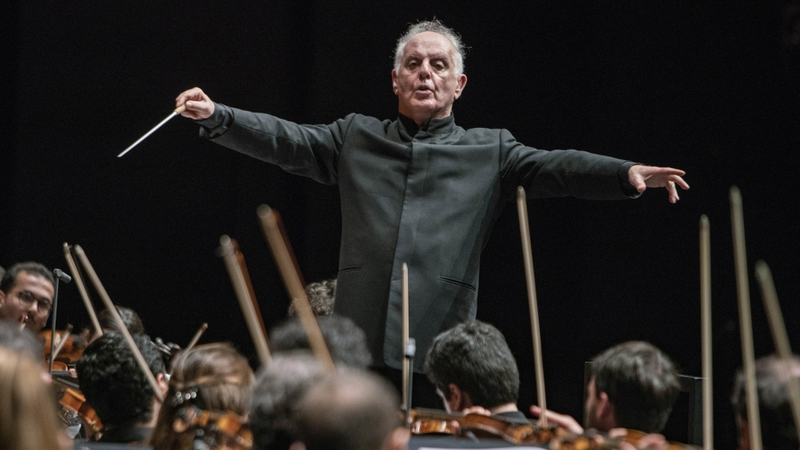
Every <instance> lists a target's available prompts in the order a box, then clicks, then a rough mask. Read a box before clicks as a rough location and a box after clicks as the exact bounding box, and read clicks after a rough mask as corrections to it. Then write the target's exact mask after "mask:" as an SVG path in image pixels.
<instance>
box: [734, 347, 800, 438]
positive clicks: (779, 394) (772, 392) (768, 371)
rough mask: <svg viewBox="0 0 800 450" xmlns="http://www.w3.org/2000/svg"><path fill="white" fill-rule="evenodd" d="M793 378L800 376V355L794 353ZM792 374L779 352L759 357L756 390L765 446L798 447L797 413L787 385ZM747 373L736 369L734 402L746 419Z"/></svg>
mask: <svg viewBox="0 0 800 450" xmlns="http://www.w3.org/2000/svg"><path fill="white" fill-rule="evenodd" d="M789 373H791V378H792V379H793V380H794V382H795V383H797V382H798V380H800V357H798V356H793V357H792V360H791V363H790V372H789ZM789 379H790V377H789V376H788V374H787V373H786V366H785V365H784V364H783V361H782V360H781V359H780V358H779V357H777V356H776V355H770V356H765V357H763V358H759V359H758V360H757V361H756V390H757V391H758V412H759V416H760V417H761V440H762V444H763V446H764V448H765V449H766V450H784V449H785V450H797V448H798V447H800V442H799V441H798V439H797V429H796V428H795V423H794V417H793V416H792V407H791V399H790V398H789V389H788V388H787V385H788V381H789ZM745 383H746V381H745V377H744V373H743V372H742V370H741V369H739V370H738V371H737V373H736V381H735V384H734V388H733V395H732V397H731V402H732V403H733V408H734V412H735V413H736V415H737V416H738V417H739V418H741V419H742V420H744V421H745V422H746V421H747V394H746V390H745Z"/></svg>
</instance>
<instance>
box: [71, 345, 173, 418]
mask: <svg viewBox="0 0 800 450" xmlns="http://www.w3.org/2000/svg"><path fill="white" fill-rule="evenodd" d="M132 337H133V340H134V342H135V343H136V346H137V347H138V348H139V350H140V351H141V353H142V356H143V357H144V359H145V361H146V362H147V364H148V366H149V368H150V371H151V372H152V373H153V375H154V376H158V375H159V374H163V373H165V369H164V362H163V360H162V359H161V354H160V353H159V351H158V349H157V348H156V347H155V345H154V344H153V343H152V342H151V341H150V338H149V337H147V336H146V335H143V334H134V335H132ZM76 369H77V372H78V379H79V380H80V387H81V391H82V392H83V394H84V395H85V396H86V401H87V403H89V405H90V406H92V408H94V410H95V411H96V412H97V415H98V416H99V417H100V420H101V421H102V422H103V425H104V426H105V427H107V428H114V427H122V426H134V425H136V426H147V425H148V424H149V425H150V426H152V422H153V419H154V413H156V412H157V411H154V406H155V396H154V393H153V388H152V387H151V386H150V383H149V382H148V380H147V378H146V376H145V374H144V373H143V372H142V370H141V369H140V368H139V365H138V364H137V363H136V360H135V359H134V356H133V353H132V352H131V350H130V348H129V347H128V344H127V342H126V341H125V338H124V337H123V336H122V335H121V334H120V333H119V332H116V331H112V332H108V333H106V334H104V335H103V336H101V337H100V338H98V339H97V340H95V341H94V342H92V343H91V344H89V346H88V347H86V349H85V350H84V352H83V356H82V357H81V359H80V361H78V365H77V368H76ZM159 378H160V379H163V375H162V377H159ZM163 387H164V390H166V383H164V386H163Z"/></svg>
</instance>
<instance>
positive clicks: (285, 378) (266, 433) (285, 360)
mask: <svg viewBox="0 0 800 450" xmlns="http://www.w3.org/2000/svg"><path fill="white" fill-rule="evenodd" d="M323 376H324V371H323V368H322V365H321V364H320V363H319V362H318V361H317V359H316V358H315V357H314V356H313V354H311V352H308V351H305V350H298V351H294V352H285V353H281V354H277V355H275V357H274V358H272V360H271V361H270V363H269V364H267V365H266V367H265V368H264V369H263V370H261V371H260V372H259V373H258V375H257V376H256V384H255V389H254V390H253V402H252V404H251V405H250V429H251V431H252V432H253V448H254V449H255V450H267V449H270V450H288V449H289V447H290V446H291V444H292V443H293V442H295V441H297V440H298V439H299V437H298V431H297V425H296V424H295V413H296V411H295V409H296V408H297V403H298V402H299V401H300V399H301V398H302V397H303V395H304V394H305V393H306V390H307V389H308V388H309V387H310V386H312V385H313V384H314V383H317V382H318V381H319V380H321V379H322V378H323Z"/></svg>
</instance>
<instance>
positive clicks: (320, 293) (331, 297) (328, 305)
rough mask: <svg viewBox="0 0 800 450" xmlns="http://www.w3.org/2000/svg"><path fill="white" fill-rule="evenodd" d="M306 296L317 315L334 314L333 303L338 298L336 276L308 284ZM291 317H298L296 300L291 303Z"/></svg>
mask: <svg viewBox="0 0 800 450" xmlns="http://www.w3.org/2000/svg"><path fill="white" fill-rule="evenodd" d="M306 297H308V304H309V305H311V311H313V312H314V315H315V316H329V315H331V314H333V303H334V301H335V299H336V278H331V279H328V280H322V281H315V282H313V283H308V284H307V285H306ZM289 317H297V309H295V307H294V302H292V303H290V304H289Z"/></svg>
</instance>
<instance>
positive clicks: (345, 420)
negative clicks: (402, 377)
mask: <svg viewBox="0 0 800 450" xmlns="http://www.w3.org/2000/svg"><path fill="white" fill-rule="evenodd" d="M399 408H400V396H399V395H398V394H397V391H396V390H395V389H394V387H393V386H392V385H391V384H389V382H388V381H386V380H384V379H383V378H381V377H379V376H377V375H375V374H373V373H371V372H364V371H359V370H344V371H340V372H337V373H335V374H332V375H328V376H327V377H325V378H324V379H322V380H321V381H320V382H318V383H316V384H315V385H314V386H312V387H311V388H309V390H308V392H307V393H306V394H305V396H304V397H303V399H302V400H301V401H300V404H299V405H298V407H297V427H298V430H299V433H300V439H301V441H302V442H297V443H295V444H293V445H292V450H406V449H407V448H408V440H409V437H410V435H409V432H408V430H407V429H406V428H404V427H403V426H402V421H401V418H400V415H399V414H398V411H399Z"/></svg>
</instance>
